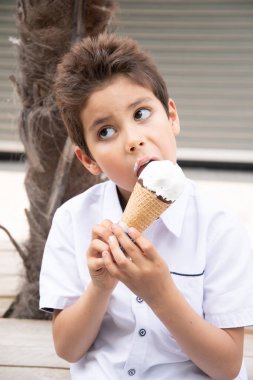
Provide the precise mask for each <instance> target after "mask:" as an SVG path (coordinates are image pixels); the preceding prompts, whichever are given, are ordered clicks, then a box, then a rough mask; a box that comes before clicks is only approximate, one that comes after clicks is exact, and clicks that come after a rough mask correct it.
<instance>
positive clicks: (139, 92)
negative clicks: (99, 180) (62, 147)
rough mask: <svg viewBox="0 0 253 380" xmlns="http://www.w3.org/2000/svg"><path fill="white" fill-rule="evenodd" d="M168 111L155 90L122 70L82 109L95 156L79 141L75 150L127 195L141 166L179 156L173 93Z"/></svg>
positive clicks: (176, 117)
mask: <svg viewBox="0 0 253 380" xmlns="http://www.w3.org/2000/svg"><path fill="white" fill-rule="evenodd" d="M169 111H170V116H169V118H168V116H167V114H166V111H165V109H164V107H163V105H162V104H161V102H160V101H159V100H158V99H157V98H156V97H155V95H154V94H153V92H152V91H151V90H149V89H148V88H145V87H142V86H141V85H139V84H135V83H134V82H133V81H131V80H129V79H128V78H126V77H124V76H118V77H116V78H114V79H113V80H112V81H111V82H110V83H109V84H108V85H107V86H106V87H104V88H103V89H100V90H98V91H95V92H94V93H93V94H92V95H91V96H90V98H89V100H88V102H87V104H86V106H85V108H84V109H83V110H82V111H81V114H80V117H81V121H82V124H83V128H84V136H85V140H86V142H87V146H88V148H89V150H90V153H91V155H92V157H93V159H94V160H92V159H91V158H90V157H88V156H87V155H86V154H85V153H84V152H83V151H82V150H81V149H80V148H78V147H77V148H76V155H77V157H78V158H79V159H80V161H81V162H82V163H83V165H84V166H85V167H86V168H87V169H88V170H89V171H90V172H91V173H92V174H94V175H96V174H99V173H100V172H103V173H104V174H105V175H106V176H107V177H108V178H110V179H111V180H112V181H113V182H114V183H116V185H117V186H118V188H119V190H120V192H121V194H122V196H123V198H124V199H125V200H126V201H127V200H128V198H129V195H130V193H131V191H132V190H133V187H134V185H135V183H136V180H137V172H138V173H139V172H140V171H141V167H142V166H143V165H145V164H146V163H147V162H148V161H150V160H171V161H172V162H176V141H175V136H176V135H177V134H178V133H179V130H180V126H179V119H178V115H177V111H176V107H175V104H174V102H173V101H172V100H171V99H170V100H169ZM136 169H137V171H136Z"/></svg>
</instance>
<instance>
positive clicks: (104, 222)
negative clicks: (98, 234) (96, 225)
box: [101, 219, 112, 231]
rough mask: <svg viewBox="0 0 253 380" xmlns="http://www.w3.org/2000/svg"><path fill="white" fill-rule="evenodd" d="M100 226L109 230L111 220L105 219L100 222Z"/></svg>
mask: <svg viewBox="0 0 253 380" xmlns="http://www.w3.org/2000/svg"><path fill="white" fill-rule="evenodd" d="M101 224H102V226H104V227H106V228H108V230H110V231H111V226H112V222H111V220H109V219H105V220H103V221H102V222H101Z"/></svg>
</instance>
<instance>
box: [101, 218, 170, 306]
mask: <svg viewBox="0 0 253 380" xmlns="http://www.w3.org/2000/svg"><path fill="white" fill-rule="evenodd" d="M112 231H113V234H114V235H113V234H111V236H110V237H109V239H108V242H109V247H110V252H111V254H108V253H107V252H106V251H105V252H103V257H104V263H105V266H106V268H107V269H108V271H109V272H110V273H111V275H112V276H113V277H114V278H117V279H119V280H120V281H122V282H123V283H124V284H125V285H126V286H127V287H128V288H129V289H131V290H132V292H134V293H135V294H136V295H138V296H139V297H141V298H143V299H144V300H145V301H146V302H147V303H149V304H150V306H151V305H153V306H155V304H156V301H157V299H158V298H159V297H158V295H159V294H163V293H164V292H165V291H168V290H170V289H171V290H172V289H173V288H174V283H173V280H172V278H171V275H170V272H169V269H168V267H167V265H166V263H165V262H164V260H163V259H162V258H161V256H160V255H159V254H158V253H157V251H156V249H155V248H154V246H153V245H152V244H151V242H150V241H149V240H148V239H146V238H145V237H144V236H142V235H141V234H140V233H139V232H138V231H137V230H136V229H134V228H130V229H129V231H128V234H129V236H130V238H131V239H132V240H133V241H131V239H129V237H128V236H127V235H126V233H125V232H124V231H123V229H122V228H121V227H120V226H119V225H112ZM122 249H123V250H122ZM123 251H124V252H123Z"/></svg>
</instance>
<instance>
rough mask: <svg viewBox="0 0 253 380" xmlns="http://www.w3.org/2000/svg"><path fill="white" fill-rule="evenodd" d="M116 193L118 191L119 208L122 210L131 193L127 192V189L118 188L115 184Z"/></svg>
mask: <svg viewBox="0 0 253 380" xmlns="http://www.w3.org/2000/svg"><path fill="white" fill-rule="evenodd" d="M117 193H118V197H119V202H120V205H121V208H122V210H123V211H124V210H125V207H126V205H127V202H128V199H129V198H130V195H131V193H129V192H128V191H126V190H124V189H121V188H119V187H118V186H117Z"/></svg>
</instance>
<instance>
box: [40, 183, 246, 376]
mask: <svg viewBox="0 0 253 380" xmlns="http://www.w3.org/2000/svg"><path fill="white" fill-rule="evenodd" d="M121 214H122V210H121V207H120V204H119V200H118V196H117V191H116V187H115V185H114V184H113V183H112V182H111V181H108V182H105V183H102V184H99V185H96V186H94V187H92V188H90V189H89V190H87V191H86V192H84V193H82V194H80V195H78V196H76V197H74V198H72V199H71V200H69V201H68V202H66V203H65V204H64V205H62V206H61V207H60V208H59V209H58V210H57V212H56V214H55V216H54V219H53V224H52V228H51V230H50V233H49V236H48V240H47V243H46V247H45V253H44V257H43V263H42V269H41V277H40V307H41V308H43V309H45V308H47V309H64V308H66V307H67V306H69V305H71V304H73V303H74V302H75V301H76V300H77V299H78V298H79V297H80V296H81V294H83V292H84V290H85V288H86V287H87V285H88V283H89V281H90V275H89V271H88V268H87V264H86V251H87V247H88V246H89V244H90V237H91V229H92V226H93V225H94V224H97V223H100V222H101V221H102V220H103V219H110V220H112V221H113V222H118V221H119V220H120V217H121ZM144 235H145V236H146V237H147V238H148V239H150V240H151V241H152V242H153V243H154V245H155V247H156V249H157V250H158V252H159V253H160V255H161V256H162V257H163V258H164V260H165V261H166V263H167V264H168V266H169V268H170V271H171V273H172V277H173V279H174V281H175V283H176V285H177V287H178V288H179V289H180V291H181V292H182V293H183V294H184V296H185V298H186V299H187V301H188V302H189V303H190V304H191V305H192V307H193V308H194V310H195V311H196V312H197V313H198V314H199V315H201V316H202V317H203V318H205V319H206V320H207V321H209V322H210V323H212V324H214V325H216V326H218V327H220V328H226V327H227V328H228V327H240V326H249V325H252V324H253V280H252V273H253V263H252V257H251V252H250V244H249V239H248V237H247V235H246V233H245V230H244V228H243V227H242V225H241V224H240V223H239V222H238V220H236V218H235V217H234V216H233V215H230V214H229V213H227V212H225V211H223V210H222V209H221V208H220V207H218V206H217V203H216V202H214V201H213V200H212V199H210V198H204V197H203V196H202V195H201V194H200V193H199V190H198V189H197V187H196V185H195V184H194V183H193V182H192V181H188V184H187V187H186V190H185V191H184V193H183V194H182V195H181V196H180V198H179V199H178V200H177V201H176V202H175V203H173V204H172V205H171V207H170V208H169V209H168V210H167V211H165V212H164V213H163V214H162V216H161V217H160V218H159V219H158V220H157V221H156V222H155V223H153V224H152V225H151V226H150V227H149V228H148V229H147V230H146V231H145V233H144ZM157 296H158V297H159V294H158V295H157ZM71 374H72V379H73V380H83V379H85V380H94V379H99V380H119V379H122V380H126V379H128V380H130V379H133V380H144V379H145V380H154V379H155V380H168V379H177V380H180V379H184V380H188V379H189V380H196V379H208V378H209V377H208V376H207V375H205V374H204V373H203V372H202V371H201V370H199V369H198V368H197V367H196V366H195V365H194V364H193V363H192V361H191V360H190V359H189V358H188V357H187V355H186V354H185V353H184V352H182V350H181V349H180V347H179V346H178V344H177V342H176V340H175V339H174V338H173V336H172V335H171V334H170V332H169V331H168V330H167V329H166V328H165V326H164V325H163V324H162V323H161V322H160V320H159V319H158V318H157V317H156V315H155V314H154V313H153V311H152V310H151V309H150V308H149V307H148V306H147V304H146V303H145V302H144V301H143V300H142V299H140V298H139V297H138V294H133V293H132V292H131V291H130V290H129V289H128V288H127V287H126V286H125V285H124V284H122V283H118V285H117V286H116V288H115V289H114V291H113V294H112V296H111V300H110V303H109V306H108V310H107V312H106V314H105V317H104V321H103V323H102V326H101V329H100V332H99V334H98V337H97V339H96V341H95V342H94V344H93V345H92V347H91V348H90V350H89V351H88V353H87V354H86V356H85V357H83V358H82V359H81V360H80V361H79V362H77V363H74V364H71ZM237 379H247V375H246V371H245V368H244V366H243V367H242V370H241V372H240V375H239V376H238V377H237Z"/></svg>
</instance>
